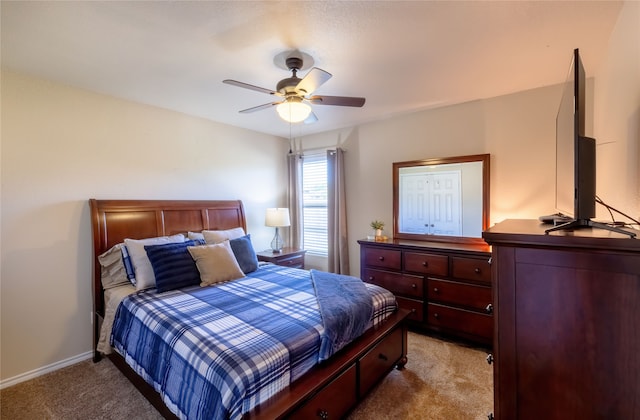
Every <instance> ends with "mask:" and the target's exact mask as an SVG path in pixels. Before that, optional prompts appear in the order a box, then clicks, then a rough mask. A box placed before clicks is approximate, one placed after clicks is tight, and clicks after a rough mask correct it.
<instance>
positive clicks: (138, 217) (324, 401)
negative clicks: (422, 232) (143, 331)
mask: <svg viewBox="0 0 640 420" xmlns="http://www.w3.org/2000/svg"><path fill="white" fill-rule="evenodd" d="M89 202H90V208H91V220H92V228H93V245H94V276H93V290H94V307H95V322H94V349H95V353H94V361H96V362H98V361H99V360H100V359H101V358H102V355H103V354H104V353H107V357H108V358H109V359H110V360H111V361H112V362H113V363H114V364H115V365H116V366H117V367H118V368H119V369H120V370H121V371H122V372H123V373H124V374H125V375H126V377H127V378H129V380H130V381H131V382H132V383H133V384H134V385H135V386H136V387H137V388H138V389H139V390H140V392H141V393H142V394H143V395H144V396H145V397H146V398H147V399H148V400H149V401H150V402H151V403H152V404H153V405H154V406H155V407H156V408H157V409H158V410H159V411H160V413H161V414H162V415H163V416H164V417H166V418H180V417H182V418H186V417H191V416H190V415H189V414H188V413H189V412H188V411H185V409H184V408H180V407H176V406H174V404H172V400H168V399H167V392H166V390H158V389H157V388H158V384H157V383H156V382H154V381H153V380H150V379H149V377H150V376H153V375H152V374H149V372H150V370H149V367H148V366H143V365H141V363H140V364H139V363H138V362H136V361H133V362H132V360H131V359H132V357H131V354H130V353H133V352H134V351H132V350H128V349H127V348H125V347H123V346H124V345H123V344H122V343H120V342H119V341H118V339H117V338H116V336H117V334H115V331H116V329H115V328H114V345H115V346H116V349H117V351H112V352H108V351H107V352H105V351H100V350H99V349H98V344H99V343H100V342H101V339H102V341H104V338H105V337H104V335H105V333H104V330H105V329H107V328H102V327H103V323H105V322H108V323H110V322H113V320H110V321H105V315H106V319H109V318H110V313H113V312H118V313H120V312H123V314H124V313H126V312H125V308H124V307H125V306H128V305H132V304H133V303H132V302H135V301H145V300H151V299H154V298H155V297H154V296H152V295H153V294H154V292H153V290H152V291H147V292H144V291H142V292H136V293H132V292H131V291H130V290H128V291H124V292H123V291H120V290H121V288H114V289H109V290H106V292H107V293H105V289H104V288H103V282H102V278H101V276H102V266H101V264H100V261H99V256H101V255H103V254H104V253H106V252H107V251H108V250H110V249H112V248H113V247H114V246H115V245H117V244H120V243H122V242H123V241H124V240H125V239H126V238H129V239H143V238H154V237H166V236H170V235H177V234H184V235H186V234H187V232H200V231H203V230H208V231H226V230H233V229H236V228H242V230H243V231H245V232H246V221H245V215H244V208H243V206H242V202H241V201H237V200H215V201H192V200H177V201H175V200H95V199H91V200H89ZM282 276H284V277H282ZM308 276H311V280H312V284H313V286H311V288H310V289H309V286H308V285H305V286H304V288H305V289H304V290H297V292H300V293H297V292H296V293H290V292H286V293H289V295H291V296H294V295H295V296H296V299H300V301H301V302H300V303H299V304H298V305H299V306H300V307H303V308H305V307H307V306H308V305H307V303H308V302H306V301H305V299H306V300H307V301H308V300H309V296H308V294H309V293H312V292H313V289H314V288H317V285H318V284H319V283H318V281H317V280H315V281H316V282H315V283H313V280H314V277H313V276H316V278H321V277H320V276H326V274H325V273H321V272H315V273H314V272H313V270H312V271H311V272H306V271H304V270H299V269H291V268H284V267H279V266H274V265H272V264H267V265H265V266H263V267H260V268H258V269H257V270H255V271H254V272H252V273H251V274H247V275H246V277H243V278H242V279H239V280H233V281H229V282H222V283H220V284H216V285H214V286H212V287H208V288H207V287H204V288H203V287H199V286H193V285H191V286H186V287H184V288H179V289H177V290H169V291H166V292H164V293H162V294H161V295H162V296H163V297H165V296H168V297H169V298H168V300H169V301H172V300H173V301H176V300H178V301H180V302H182V301H184V300H186V299H191V300H195V301H196V302H204V301H205V299H209V296H211V299H214V300H215V299H221V296H228V295H229V294H230V293H231V294H233V293H234V292H233V291H232V290H230V289H234V290H235V289H238V288H240V287H245V288H248V289H252V288H253V289H259V288H261V287H262V288H264V290H271V288H272V287H275V284H276V283H283V284H284V285H283V287H289V286H290V287H292V288H298V287H302V286H298V284H299V283H298V280H296V279H295V278H296V277H300V278H302V277H305V278H307V281H306V283H305V284H309V281H308ZM270 279H274V280H270ZM289 282H290V283H289ZM303 283H304V282H303ZM278 287H279V286H278ZM367 287H368V289H367V290H368V291H369V290H370V286H367ZM119 291H120V292H119ZM134 291H135V288H134ZM371 292H372V293H374V292H375V290H372V289H371ZM239 293H240V292H239ZM241 293H242V294H243V295H244V294H245V293H247V292H245V289H243V291H242V292H241ZM278 293H285V292H278ZM105 294H106V295H107V299H105ZM118 294H120V295H118ZM113 295H116V299H117V301H118V302H120V301H122V302H123V303H122V304H120V303H118V305H117V309H114V307H113V306H114V304H113V301H112V300H111V299H114V298H113ZM289 295H287V297H286V300H290V299H289ZM300 296H302V297H300ZM255 299H257V300H258V301H259V300H260V299H264V292H260V293H259V295H258V296H257V297H256V298H255ZM265 300H269V301H270V302H272V301H273V299H271V298H269V299H265ZM373 300H374V301H375V300H376V299H373ZM223 301H224V302H226V301H225V300H224V299H223ZM313 301H314V302H316V300H315V299H313ZM125 302H126V303H127V305H125V304H124V303H125ZM152 304H153V305H155V306H157V305H158V304H157V303H156V302H155V301H152ZM257 304H259V302H258V303H257ZM110 305H111V308H110ZM212 305H214V304H213V303H212ZM215 305H218V304H217V303H216V304H215ZM250 305H253V303H251V304H250ZM322 305H323V304H321V305H320V306H322ZM177 306H179V305H177ZM177 306H176V307H177ZM245 306H246V305H245ZM213 307H214V308H218V306H213ZM254 309H255V308H254V307H253V306H252V307H251V310H252V312H253V311H254ZM136 310H137V309H133V313H135V311H136ZM171 310H173V308H170V307H167V308H163V309H162V310H161V311H160V312H159V313H161V314H163V315H162V318H165V316H164V314H167V313H170V312H171ZM216 310H218V309H216ZM225 310H226V309H225ZM373 311H374V313H375V311H376V309H375V308H374V309H373ZM207 313H208V312H207ZM407 315H408V313H407V312H404V311H400V310H396V311H394V312H393V313H392V314H390V315H388V316H387V315H384V316H381V315H380V314H378V316H376V317H372V321H371V322H370V323H369V324H368V325H367V328H366V331H365V332H364V333H362V334H361V335H359V337H358V338H357V339H355V340H354V341H352V342H350V343H349V344H346V345H345V346H344V347H343V348H340V349H339V351H337V352H336V353H335V354H333V355H330V357H329V356H327V357H328V358H327V360H324V361H322V362H321V363H317V359H318V357H317V353H318V352H320V353H322V351H323V350H322V348H320V349H319V350H313V351H312V350H309V349H310V348H311V347H309V348H306V347H304V346H302V347H301V348H299V349H298V350H291V348H290V347H287V348H288V349H289V351H285V352H284V353H285V354H286V356H285V358H288V360H289V359H290V360H291V365H292V367H291V369H289V370H288V371H287V373H286V374H280V373H278V374H277V375H276V374H274V373H273V372H280V370H278V369H281V368H276V370H275V371H271V373H270V374H269V375H271V376H272V377H274V378H275V379H274V380H273V381H272V382H270V383H268V384H267V386H266V387H265V388H269V387H270V389H271V390H270V391H269V389H267V390H266V391H260V392H259V393H260V394H261V395H262V397H260V398H259V399H254V400H253V403H252V404H249V405H246V404H245V406H244V407H243V408H240V409H236V410H234V411H233V415H232V417H234V418H239V417H242V418H269V419H273V418H314V417H319V418H328V417H329V416H330V417H331V418H334V417H336V418H339V417H342V416H344V415H345V414H346V413H348V412H349V411H350V410H351V409H352V408H353V407H355V405H356V404H357V403H358V402H359V401H360V400H361V399H362V398H363V397H364V396H365V395H366V394H367V393H368V392H369V391H370V390H371V389H372V388H373V387H374V386H375V385H376V384H377V383H378V382H379V381H380V380H382V378H384V376H385V375H386V374H387V373H388V372H389V371H390V370H391V369H393V367H397V368H402V367H403V366H404V364H405V363H406V361H407V358H406V349H407V345H406V336H407V330H406V326H405V323H404V319H405V318H406V316H407ZM181 316H182V315H181ZM207 316H209V315H207ZM211 316H212V317H214V318H215V316H213V315H211ZM234 316H235V315H234ZM240 317H241V316H240ZM296 317H298V315H296ZM311 317H312V318H313V317H315V318H318V315H312V316H311ZM123 318H125V316H124V315H121V314H119V315H118V317H116V321H115V323H116V324H127V322H124V321H118V320H120V319H123ZM129 318H131V319H133V318H135V317H132V316H130V317H129ZM227 318H228V317H227ZM374 318H375V322H374ZM319 319H323V318H322V317H320V318H319ZM316 321H317V320H314V319H311V320H310V321H306V320H305V321H300V323H302V324H304V323H305V322H308V323H309V325H307V324H304V326H303V327H299V326H298V327H296V328H294V329H293V330H291V329H290V328H289V327H286V331H287V332H286V334H284V336H286V337H293V338H291V340H290V341H291V342H292V343H293V344H296V343H300V342H302V341H304V340H298V339H297V338H295V337H297V336H294V335H291V334H297V331H298V330H311V331H313V330H317V334H315V335H314V337H315V338H314V340H315V341H317V342H322V343H324V341H323V340H324V338H322V339H320V338H319V337H324V336H325V335H326V334H324V335H323V333H326V331H323V326H322V324H321V325H320V326H318V325H316V324H317V323H316ZM163 322H164V321H163ZM172 322H173V321H171V322H169V321H167V325H169V326H171V325H173V324H172ZM128 324H132V322H128ZM128 324H127V325H128ZM211 325H214V324H211ZM274 328H275V327H274ZM108 329H110V324H109V328H108ZM327 329H328V328H327ZM220 331H221V332H222V333H225V334H226V332H225V328H220ZM290 331H294V332H293V333H291V332H290ZM136 334H137V333H136ZM136 334H133V333H129V332H127V333H123V334H122V335H123V336H128V335H132V336H134V337H138V336H137V335H136ZM301 337H302V336H301ZM136 340H138V341H139V342H140V341H142V339H138V338H136ZM123 341H124V340H123ZM242 341H246V340H244V339H243V340H242ZM285 341H286V340H285ZM285 344H286V345H287V346H289V344H291V343H285ZM296 345H298V347H300V346H299V344H296ZM149 346H150V347H149V348H154V349H155V348H157V347H158V346H157V345H156V344H152V345H149ZM188 347H190V346H189V345H183V346H182V348H183V350H184V349H185V348H188ZM238 347H241V346H238ZM320 347H322V346H320ZM103 350H104V349H103ZM230 350H235V349H230ZM185 351H186V350H185ZM242 351H243V352H245V353H243V354H246V352H247V351H251V352H253V351H254V350H253V349H251V348H245V349H243V350H242ZM172 352H176V351H175V350H170V351H167V352H166V354H169V355H171V354H173V353H172ZM185 354H186V353H185ZM296 354H300V355H303V356H304V357H303V356H300V357H299V361H298V362H296V363H293V361H294V360H298V359H297V356H295V355H296ZM328 354H330V353H328ZM123 355H124V356H123ZM193 357H194V356H193V355H191V354H187V355H186V356H184V355H183V357H182V358H181V359H180V360H182V359H185V358H193ZM165 358H166V359H170V358H171V357H165ZM199 360H200V359H199ZM310 360H314V361H313V363H312V362H310ZM201 363H202V362H201ZM216 363H217V362H216ZM216 363H214V362H212V364H211V366H213V365H216ZM168 366H169V367H168V368H166V369H167V370H172V369H176V367H174V366H173V365H170V364H168ZM218 368H220V367H219V366H218ZM207 369H212V368H207ZM207 369H204V370H207ZM195 370H198V369H195ZM200 370H203V369H202V367H201V368H200ZM161 374H162V375H166V372H165V371H162V372H161ZM252 375H254V374H252ZM269 375H264V376H269ZM179 376H180V375H179ZM182 376H185V375H182ZM186 376H189V375H186ZM249 376H251V375H249ZM243 381H244V382H247V380H246V379H243ZM283 381H285V382H286V383H284V384H283V383H282V382H283ZM247 387H249V388H252V387H258V386H257V385H253V384H250V383H249V382H247ZM260 387H262V385H260ZM180 392H181V393H182V394H185V391H184V390H181V391H180ZM199 400H200V403H201V402H202V401H201V400H202V399H200V398H195V397H192V398H191V401H196V402H198V401H199ZM176 413H177V414H176ZM227 416H228V415H227Z"/></svg>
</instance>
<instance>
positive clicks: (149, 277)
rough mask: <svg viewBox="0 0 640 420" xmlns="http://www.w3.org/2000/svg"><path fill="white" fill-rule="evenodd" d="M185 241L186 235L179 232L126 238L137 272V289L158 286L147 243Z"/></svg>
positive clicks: (134, 268) (157, 243)
mask: <svg viewBox="0 0 640 420" xmlns="http://www.w3.org/2000/svg"><path fill="white" fill-rule="evenodd" d="M179 242H184V235H183V234H181V233H179V234H177V235H173V236H160V237H157V238H146V239H125V240H124V244H125V245H126V246H127V250H128V251H129V258H131V264H132V265H133V270H134V271H135V273H136V290H144V289H150V288H152V287H156V277H155V275H154V274H153V267H152V266H151V261H149V257H147V251H145V249H144V246H145V245H162V244H173V243H179Z"/></svg>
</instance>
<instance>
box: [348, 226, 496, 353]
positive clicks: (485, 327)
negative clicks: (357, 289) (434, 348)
mask: <svg viewBox="0 0 640 420" xmlns="http://www.w3.org/2000/svg"><path fill="white" fill-rule="evenodd" d="M358 243H359V244H360V278H361V279H362V281H365V282H367V283H374V284H377V285H379V286H382V287H384V288H386V289H388V290H390V291H391V292H393V293H394V294H395V295H396V299H397V301H398V304H399V306H400V307H401V308H405V309H408V310H410V311H411V315H409V317H408V320H409V324H410V325H413V326H416V327H420V328H422V329H425V330H429V331H432V332H437V333H441V334H445V335H447V336H450V337H454V338H458V339H463V340H465V341H470V342H473V343H475V344H480V345H484V346H487V347H488V346H491V343H492V340H493V316H492V310H493V306H492V295H491V268H490V258H491V252H490V249H489V246H488V245H486V244H473V245H470V244H462V243H448V242H427V241H408V240H397V239H396V240H393V241H390V242H375V241H370V240H359V241H358Z"/></svg>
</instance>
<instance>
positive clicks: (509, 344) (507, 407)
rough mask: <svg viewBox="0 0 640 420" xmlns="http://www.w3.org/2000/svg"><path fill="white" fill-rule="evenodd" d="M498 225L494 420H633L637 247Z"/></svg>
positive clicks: (510, 223)
mask: <svg viewBox="0 0 640 420" xmlns="http://www.w3.org/2000/svg"><path fill="white" fill-rule="evenodd" d="M546 227H548V226H545V225H540V223H539V222H538V221H537V220H506V221H504V222H502V223H498V224H497V225H495V226H494V227H492V228H491V229H489V230H488V231H486V232H485V233H484V234H483V237H484V238H485V240H486V241H487V242H488V243H489V244H491V245H492V246H493V264H492V269H493V280H494V283H493V294H494V298H493V300H494V305H495V311H494V316H495V338H494V346H493V351H494V354H493V356H494V359H493V361H494V395H495V401H494V410H495V418H497V419H505V420H511V419H519V420H527V419H540V418H544V419H563V420H564V419H580V420H589V419H640V239H630V238H628V237H626V236H624V235H621V234H617V233H610V232H608V231H605V230H599V229H593V230H592V229H582V230H577V231H574V232H568V231H560V232H552V233H550V234H548V235H545V233H544V229H545V228H546Z"/></svg>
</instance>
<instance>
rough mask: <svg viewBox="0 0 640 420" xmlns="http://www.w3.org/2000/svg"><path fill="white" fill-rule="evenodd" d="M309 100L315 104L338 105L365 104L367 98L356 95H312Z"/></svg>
mask: <svg viewBox="0 0 640 420" xmlns="http://www.w3.org/2000/svg"><path fill="white" fill-rule="evenodd" d="M308 100H309V102H311V103H312V104H314V105H338V106H356V107H362V106H364V102H365V101H366V99H365V98H357V97H354V96H324V95H315V96H312V97H310V98H309V99H308Z"/></svg>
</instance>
